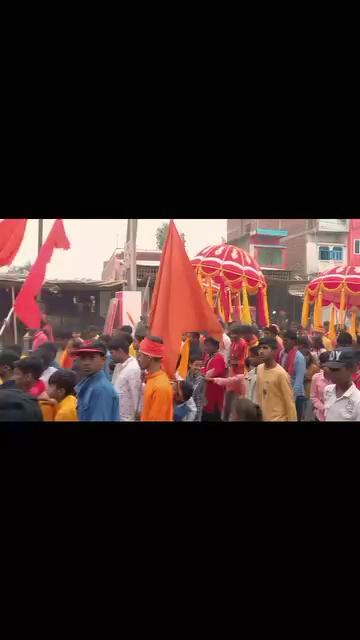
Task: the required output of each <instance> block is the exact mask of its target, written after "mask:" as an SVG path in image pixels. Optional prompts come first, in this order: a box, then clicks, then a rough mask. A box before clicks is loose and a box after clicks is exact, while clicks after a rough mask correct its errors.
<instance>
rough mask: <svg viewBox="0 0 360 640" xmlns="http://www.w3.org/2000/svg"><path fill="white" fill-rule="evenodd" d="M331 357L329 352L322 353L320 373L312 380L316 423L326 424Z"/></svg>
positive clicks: (311, 393)
mask: <svg viewBox="0 0 360 640" xmlns="http://www.w3.org/2000/svg"><path fill="white" fill-rule="evenodd" d="M329 357H330V353H329V352H328V351H325V352H324V353H320V356H319V360H320V372H319V373H315V374H314V375H313V377H312V380H311V386H310V400H311V402H312V406H313V411H314V414H315V422H324V420H325V414H324V411H325V407H324V392H325V388H326V387H327V386H328V384H331V380H330V377H329V373H328V370H327V368H326V364H327V361H328V360H329Z"/></svg>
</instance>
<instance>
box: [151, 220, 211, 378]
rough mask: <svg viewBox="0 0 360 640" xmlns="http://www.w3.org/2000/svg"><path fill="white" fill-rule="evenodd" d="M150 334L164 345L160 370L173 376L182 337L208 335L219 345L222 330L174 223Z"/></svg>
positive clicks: (153, 301)
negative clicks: (193, 332) (197, 333)
mask: <svg viewBox="0 0 360 640" xmlns="http://www.w3.org/2000/svg"><path fill="white" fill-rule="evenodd" d="M150 327H151V334H152V335H153V336H158V337H159V338H162V339H163V341H164V345H165V358H164V361H163V366H164V369H165V371H166V373H167V374H168V376H170V377H173V376H174V375H175V370H176V364H177V361H178V358H179V354H180V348H181V337H182V335H183V334H184V333H186V332H190V331H198V332H204V331H207V332H208V333H209V334H210V335H211V336H213V337H214V338H216V339H217V340H219V342H220V341H221V338H222V334H223V331H222V327H221V325H220V323H219V322H218V320H217V318H216V315H215V313H214V311H213V310H212V309H211V307H210V306H209V303H208V302H207V300H206V297H205V295H204V293H203V291H202V289H201V286H200V284H199V281H198V279H197V277H196V272H195V270H194V267H193V266H192V264H191V262H190V260H189V258H188V256H187V253H186V250H185V246H184V243H183V241H182V239H181V238H180V236H179V233H178V231H177V229H176V226H175V223H174V221H173V220H171V221H170V226H169V232H168V236H167V239H166V242H165V246H164V249H163V253H162V257H161V262H160V269H159V272H158V275H157V278H156V284H155V289H154V294H153V299H152V305H151V313H150Z"/></svg>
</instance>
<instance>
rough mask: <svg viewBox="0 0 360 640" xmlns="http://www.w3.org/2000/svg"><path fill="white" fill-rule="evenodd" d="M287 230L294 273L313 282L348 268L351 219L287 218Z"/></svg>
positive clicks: (287, 244) (288, 253) (289, 260)
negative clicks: (346, 266)
mask: <svg viewBox="0 0 360 640" xmlns="http://www.w3.org/2000/svg"><path fill="white" fill-rule="evenodd" d="M283 222H285V220H283ZM286 226H287V229H288V236H287V238H286V246H287V256H288V261H287V264H288V267H289V269H290V270H291V271H293V272H296V273H297V274H299V275H300V276H302V277H304V278H305V279H307V280H311V279H312V278H314V277H316V276H317V275H318V274H319V273H323V272H324V271H327V270H328V269H332V268H333V267H341V266H344V265H346V264H348V236H349V219H347V218H316V219H298V218H294V219H291V218H288V219H287V220H286Z"/></svg>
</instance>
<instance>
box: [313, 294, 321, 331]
mask: <svg viewBox="0 0 360 640" xmlns="http://www.w3.org/2000/svg"><path fill="white" fill-rule="evenodd" d="M322 299H323V292H322V285H320V287H319V291H318V294H317V296H316V301H315V309H314V329H315V331H322V330H323V323H322Z"/></svg>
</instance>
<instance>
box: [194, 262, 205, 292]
mask: <svg viewBox="0 0 360 640" xmlns="http://www.w3.org/2000/svg"><path fill="white" fill-rule="evenodd" d="M196 274H197V278H198V281H199V285H200V287H201V288H202V290H203V291H204V282H203V279H202V277H201V273H200V267H198V268H197V270H196Z"/></svg>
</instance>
